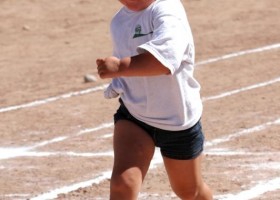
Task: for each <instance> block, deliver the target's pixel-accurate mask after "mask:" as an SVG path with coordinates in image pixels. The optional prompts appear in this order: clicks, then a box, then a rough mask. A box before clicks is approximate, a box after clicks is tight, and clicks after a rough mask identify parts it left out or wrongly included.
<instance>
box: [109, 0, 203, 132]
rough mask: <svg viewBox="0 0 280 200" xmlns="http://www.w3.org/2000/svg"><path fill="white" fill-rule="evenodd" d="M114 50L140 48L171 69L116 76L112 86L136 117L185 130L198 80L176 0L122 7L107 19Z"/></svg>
mask: <svg viewBox="0 0 280 200" xmlns="http://www.w3.org/2000/svg"><path fill="white" fill-rule="evenodd" d="M111 33H112V38H113V47H114V49H113V50H114V53H113V54H114V56H116V57H118V58H124V57H128V56H135V55H138V54H140V53H143V52H145V51H148V52H150V53H151V54H153V55H154V56H155V57H156V58H157V59H158V60H159V61H160V62H161V63H162V64H163V65H164V66H165V67H167V68H168V69H169V70H170V71H171V74H170V75H160V76H147V77H119V78H114V79H113V80H112V83H111V85H110V86H109V90H110V89H113V90H114V91H115V92H116V93H118V94H119V95H120V97H121V99H122V100H123V102H124V104H125V106H126V107H127V109H128V110H129V112H130V113H131V114H132V115H133V116H134V117H135V118H137V119H138V120H140V121H143V122H145V123H147V124H149V125H151V126H154V127H157V128H160V129H164V130H171V131H177V130H184V129H187V128H190V127H192V126H193V125H194V124H195V123H196V122H197V121H198V120H199V119H200V117H201V114H202V102H201V98H200V85H199V83H198V82H197V81H196V80H195V79H194V77H193V70H194V56H195V54H194V43H193V37H192V33H191V29H190V26H189V23H188V20H187V17H186V13H185V10H184V7H183V5H182V4H181V1H180V0H156V1H155V2H154V3H153V4H151V5H150V6H149V7H148V8H146V9H145V10H142V11H139V12H135V11H131V10H129V9H128V8H126V7H123V8H122V9H121V10H120V11H119V12H118V13H117V14H116V15H115V16H114V18H113V19H112V22H111Z"/></svg>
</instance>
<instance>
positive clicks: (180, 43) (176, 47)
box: [137, 0, 193, 74]
mask: <svg viewBox="0 0 280 200" xmlns="http://www.w3.org/2000/svg"><path fill="white" fill-rule="evenodd" d="M152 12H153V13H152V21H153V23H152V24H153V35H152V39H151V40H150V41H148V42H146V43H144V44H142V45H140V46H139V47H138V49H137V50H138V52H139V53H142V52H143V51H148V52H150V53H151V54H153V56H155V57H156V58H157V59H158V60H159V61H160V62H161V63H162V64H163V65H164V66H165V67H167V68H168V69H169V70H170V71H171V73H172V74H174V73H175V71H176V70H177V69H178V68H179V67H180V66H181V62H182V60H183V59H184V56H185V55H186V51H187V50H188V49H190V48H189V45H192V46H193V39H192V34H191V30H190V27H189V24H188V21H187V17H186V13H185V10H184V7H183V6H182V4H181V3H180V1H177V0H174V1H160V3H158V5H157V6H156V7H155V9H154V10H153V11H152ZM187 55H188V54H187Z"/></svg>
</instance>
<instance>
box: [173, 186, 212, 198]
mask: <svg viewBox="0 0 280 200" xmlns="http://www.w3.org/2000/svg"><path fill="white" fill-rule="evenodd" d="M174 192H175V194H176V195H177V196H178V197H179V198H180V199H182V200H197V199H201V200H213V195H212V192H211V190H210V189H209V188H208V186H207V185H206V184H202V185H201V186H197V187H192V188H188V189H186V188H185V189H184V190H177V191H176V190H174Z"/></svg>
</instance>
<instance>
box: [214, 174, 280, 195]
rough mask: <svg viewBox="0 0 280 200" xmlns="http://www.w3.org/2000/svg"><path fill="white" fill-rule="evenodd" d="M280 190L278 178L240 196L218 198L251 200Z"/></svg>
mask: <svg viewBox="0 0 280 200" xmlns="http://www.w3.org/2000/svg"><path fill="white" fill-rule="evenodd" d="M279 189H280V177H276V178H274V179H272V180H265V181H262V182H259V183H258V184H257V185H255V186H254V187H252V188H250V189H249V190H245V191H242V192H240V193H239V194H227V195H223V197H218V199H219V200H237V199H238V200H250V199H254V198H257V197H260V196H261V195H263V194H265V193H267V192H272V191H275V190H279Z"/></svg>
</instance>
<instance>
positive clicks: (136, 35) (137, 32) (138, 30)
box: [133, 24, 153, 38]
mask: <svg viewBox="0 0 280 200" xmlns="http://www.w3.org/2000/svg"><path fill="white" fill-rule="evenodd" d="M141 32H142V27H141V25H139V24H138V25H137V26H136V28H135V33H134V36H133V38H138V37H142V36H145V35H149V34H152V33H153V31H151V32H150V33H141Z"/></svg>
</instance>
